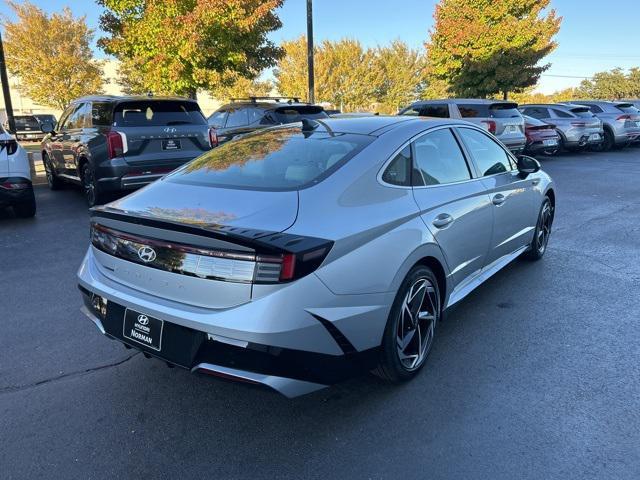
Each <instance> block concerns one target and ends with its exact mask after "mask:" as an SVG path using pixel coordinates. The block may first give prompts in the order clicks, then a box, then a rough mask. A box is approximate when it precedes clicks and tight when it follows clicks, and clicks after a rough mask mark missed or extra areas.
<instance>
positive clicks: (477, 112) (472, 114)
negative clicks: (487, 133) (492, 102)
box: [458, 104, 489, 118]
mask: <svg viewBox="0 0 640 480" xmlns="http://www.w3.org/2000/svg"><path fill="white" fill-rule="evenodd" d="M458 110H460V116H461V117H462V118H477V117H488V116H489V108H488V107H487V106H486V105H471V104H459V105H458Z"/></svg>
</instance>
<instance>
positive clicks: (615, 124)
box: [574, 100, 640, 150]
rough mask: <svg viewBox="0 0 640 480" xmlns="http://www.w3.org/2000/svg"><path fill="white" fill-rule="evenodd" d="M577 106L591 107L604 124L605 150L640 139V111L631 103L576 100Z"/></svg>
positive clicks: (603, 147)
mask: <svg viewBox="0 0 640 480" xmlns="http://www.w3.org/2000/svg"><path fill="white" fill-rule="evenodd" d="M574 103H575V104H579V105H585V106H587V107H589V109H590V110H591V112H593V114H594V115H595V116H596V117H598V118H599V119H600V120H602V123H603V124H604V143H603V144H602V149H603V150H611V149H612V148H614V147H621V146H625V145H628V144H629V143H631V142H635V141H636V140H638V139H639V138H640V110H638V109H637V108H636V107H635V106H634V105H633V104H632V103H630V102H607V101H604V100H576V101H575V102H574Z"/></svg>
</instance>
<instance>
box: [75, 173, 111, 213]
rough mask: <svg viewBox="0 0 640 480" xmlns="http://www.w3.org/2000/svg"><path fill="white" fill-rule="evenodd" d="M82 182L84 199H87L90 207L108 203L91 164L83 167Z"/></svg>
mask: <svg viewBox="0 0 640 480" xmlns="http://www.w3.org/2000/svg"><path fill="white" fill-rule="evenodd" d="M81 180H82V191H83V193H84V198H85V199H86V201H87V205H89V207H94V206H96V205H102V204H103V203H105V202H106V201H107V196H106V194H105V193H104V192H103V191H102V190H101V189H100V184H99V183H98V181H97V179H96V175H95V172H94V170H93V168H92V167H91V165H90V164H89V162H85V163H84V165H82V170H81Z"/></svg>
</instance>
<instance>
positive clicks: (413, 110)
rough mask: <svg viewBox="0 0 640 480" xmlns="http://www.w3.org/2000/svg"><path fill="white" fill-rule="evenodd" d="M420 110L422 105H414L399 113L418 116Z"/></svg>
mask: <svg viewBox="0 0 640 480" xmlns="http://www.w3.org/2000/svg"><path fill="white" fill-rule="evenodd" d="M421 110H422V107H421V106H419V105H416V106H414V107H409V108H407V109H405V110H403V111H402V112H400V115H408V116H410V117H418V116H420V111H421Z"/></svg>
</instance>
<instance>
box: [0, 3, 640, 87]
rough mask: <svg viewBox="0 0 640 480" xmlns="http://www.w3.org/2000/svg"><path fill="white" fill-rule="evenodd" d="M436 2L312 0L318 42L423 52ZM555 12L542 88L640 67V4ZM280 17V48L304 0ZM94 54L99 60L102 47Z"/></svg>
mask: <svg viewBox="0 0 640 480" xmlns="http://www.w3.org/2000/svg"><path fill="white" fill-rule="evenodd" d="M0 2H1V3H0V15H2V16H5V17H7V18H9V19H12V18H13V15H12V11H11V9H10V8H9V6H8V5H7V3H6V1H5V0H0ZM32 3H34V4H36V5H38V6H39V7H40V8H42V9H44V10H45V11H47V12H53V11H58V10H61V9H62V8H63V7H65V6H69V7H70V8H71V10H72V11H73V13H74V15H76V16H80V15H86V17H87V23H88V24H89V26H91V27H92V28H95V29H96V30H99V23H98V19H99V15H100V13H101V9H100V7H99V6H97V5H96V3H95V2H93V1H91V0H84V1H82V0H32ZM436 3H437V0H315V1H314V5H313V7H314V10H313V15H314V18H313V19H314V22H313V28H314V37H315V41H316V42H320V41H322V40H324V39H330V40H337V39H340V38H342V37H351V38H355V39H357V40H359V41H360V42H361V43H362V44H363V45H364V46H376V45H383V44H386V43H388V42H390V41H391V40H394V39H400V40H403V41H405V42H407V43H408V44H409V45H410V46H412V47H415V48H422V47H423V44H424V42H425V41H426V40H427V38H428V35H429V33H428V32H429V28H430V27H431V26H432V24H433V12H434V6H435V4H436ZM552 7H553V8H555V9H556V11H557V13H558V14H559V15H560V16H562V17H563V19H564V20H563V22H562V26H561V28H560V32H559V33H558V35H557V37H556V41H557V42H558V44H559V45H558V48H557V49H556V50H555V51H554V52H553V53H552V54H550V55H549V56H548V57H547V58H546V59H545V61H546V62H549V63H551V68H550V69H549V70H547V72H545V74H544V76H543V77H542V78H541V79H540V82H539V84H538V88H537V89H538V90H539V91H541V92H543V93H552V92H554V91H556V90H560V89H563V88H567V87H571V86H577V85H578V84H579V83H580V81H581V80H582V79H583V78H588V77H590V76H591V75H593V74H594V73H595V72H599V71H603V70H610V69H612V68H615V67H620V68H623V69H628V68H630V67H633V66H640V49H639V48H638V45H640V28H638V27H637V25H636V24H637V19H638V18H639V14H640V0H609V1H607V2H606V3H603V2H602V0H552ZM278 14H279V16H280V19H281V20H282V23H283V26H282V28H281V29H280V30H278V31H276V32H274V33H273V34H272V35H271V39H272V40H273V41H275V42H277V43H279V42H280V41H282V40H290V39H293V38H295V37H297V36H299V35H301V34H304V33H306V0H285V3H284V6H283V7H282V8H281V9H279V12H278ZM624 18H629V19H631V20H629V21H625V20H624ZM99 35H100V32H99V31H97V36H99ZM96 55H97V56H100V57H103V56H104V55H103V53H102V52H100V51H99V50H97V51H96Z"/></svg>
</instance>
